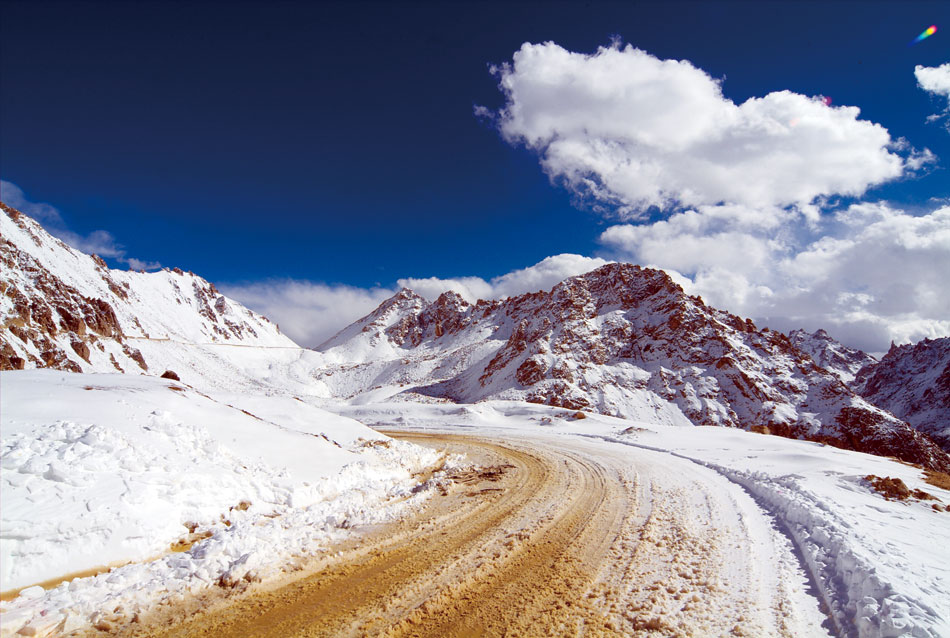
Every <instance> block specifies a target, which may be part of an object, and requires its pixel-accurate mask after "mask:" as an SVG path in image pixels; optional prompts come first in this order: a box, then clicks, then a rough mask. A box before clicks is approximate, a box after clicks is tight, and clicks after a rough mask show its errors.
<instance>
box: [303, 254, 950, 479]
mask: <svg viewBox="0 0 950 638" xmlns="http://www.w3.org/2000/svg"><path fill="white" fill-rule="evenodd" d="M320 350H321V351H323V353H324V354H325V356H326V361H327V362H328V365H327V367H326V368H325V369H323V370H322V371H320V372H318V373H317V374H318V376H319V377H320V379H321V381H323V382H324V383H325V384H326V386H327V388H328V389H329V391H330V392H331V393H332V394H333V395H335V396H338V397H341V398H344V399H347V400H349V401H351V402H354V403H365V402H369V401H376V400H382V399H384V398H387V397H392V398H394V399H396V400H398V399H410V398H416V399H418V398H420V397H421V398H422V399H425V398H428V399H429V400H433V399H434V400H451V401H456V402H465V403H469V402H475V401H482V400H486V399H508V400H526V401H529V402H533V403H543V404H548V405H555V406H562V407H565V408H570V409H581V410H592V411H596V412H600V413H602V414H608V415H614V416H621V417H625V418H631V419H637V420H643V421H649V422H653V423H663V424H668V425H691V424H695V425H720V426H729V427H741V428H745V429H750V428H761V427H765V428H768V429H769V431H771V432H772V433H776V434H782V435H785V436H792V437H796V438H808V439H812V440H820V441H827V442H832V443H834V444H835V445H839V446H842V447H846V448H850V449H857V450H861V451H866V452H872V453H876V454H884V455H893V456H897V457H899V458H902V459H904V460H907V461H912V462H916V463H921V464H924V465H927V466H931V467H934V468H950V457H948V456H947V455H946V453H944V452H943V451H942V450H940V449H939V447H937V446H936V445H935V444H933V442H931V441H930V440H929V439H927V438H926V437H923V436H921V435H920V434H918V433H917V432H915V431H914V430H913V429H912V428H910V427H909V426H908V425H907V424H906V423H904V422H902V421H900V420H899V419H896V418H894V416H893V415H891V414H889V413H888V412H886V411H884V410H881V409H879V408H877V407H875V406H873V405H871V404H870V403H868V402H867V401H865V400H864V399H862V398H861V397H859V396H857V395H856V394H854V393H853V392H851V391H850V390H849V389H848V388H847V387H846V386H845V385H844V383H842V381H841V379H840V378H839V377H838V376H836V375H835V374H833V373H831V372H829V371H828V370H825V369H824V368H822V367H819V366H818V365H816V364H815V362H814V361H813V359H812V357H811V356H809V355H808V354H807V353H805V352H803V351H802V350H800V349H798V348H797V347H795V345H794V344H793V343H792V342H791V341H790V340H789V338H788V337H786V336H785V335H783V334H782V333H779V332H774V331H770V330H768V329H763V330H759V329H757V328H756V327H755V326H754V325H753V324H752V322H751V321H748V320H743V319H740V318H739V317H736V316H735V315H731V314H729V313H727V312H723V311H719V310H716V309H714V308H710V307H708V306H706V305H705V304H704V303H703V302H702V300H701V299H700V298H698V297H690V296H688V295H686V294H685V293H684V292H683V290H682V289H681V288H680V287H679V286H678V285H676V284H675V283H674V282H673V281H672V280H671V279H670V278H669V277H668V276H667V275H666V274H665V273H663V272H661V271H658V270H651V269H643V268H640V267H638V266H633V265H629V264H608V265H606V266H603V267H601V268H598V269H597V270H594V271H592V272H590V273H587V274H584V275H580V276H577V277H572V278H570V279H567V280H565V281H564V282H562V283H560V284H558V285H557V286H555V287H554V288H553V289H552V290H551V291H549V292H537V293H532V294H526V295H521V296H518V297H512V298H507V299H504V300H501V301H479V302H478V303H477V304H474V305H472V304H469V303H467V302H466V301H465V300H464V299H462V298H461V297H460V296H459V295H457V294H456V293H454V292H447V293H444V294H443V295H442V296H440V297H439V298H438V299H437V300H436V301H434V302H432V303H429V302H427V301H426V300H424V299H423V298H421V297H420V296H418V295H416V294H415V293H413V292H412V291H410V290H402V291H400V292H399V293H398V294H397V295H396V296H394V297H393V298H391V299H389V300H387V301H386V302H384V303H383V304H382V305H381V306H380V307H379V308H378V309H377V310H376V311H374V312H373V313H371V314H370V315H368V316H367V317H364V318H363V319H361V320H359V321H358V322H356V323H355V324H353V325H352V326H350V327H348V328H346V329H345V330H343V331H341V332H340V333H339V334H337V335H336V336H335V337H333V338H332V339H330V340H329V341H328V342H326V343H325V344H323V345H322V346H321V347H320Z"/></svg>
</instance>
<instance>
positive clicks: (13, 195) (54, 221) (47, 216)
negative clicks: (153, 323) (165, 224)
mask: <svg viewBox="0 0 950 638" xmlns="http://www.w3.org/2000/svg"><path fill="white" fill-rule="evenodd" d="M0 200H2V201H3V202H4V203H5V204H7V205H8V206H12V207H13V208H15V209H17V210H18V211H20V212H21V213H24V214H26V215H29V216H30V217H32V218H33V219H35V220H36V221H38V222H40V223H41V224H42V225H43V228H44V229H45V230H46V232H48V233H49V234H50V235H52V236H53V237H56V238H57V239H59V240H61V241H63V242H65V243H66V244H68V245H70V246H72V247H73V248H75V249H76V250H80V251H82V252H84V253H87V254H95V255H99V256H100V257H106V258H109V259H115V260H116V261H119V262H122V263H124V264H128V266H129V268H132V269H133V270H154V269H156V268H161V264H160V263H158V262H157V261H144V260H141V259H136V258H135V257H128V256H126V252H125V248H124V247H123V246H122V245H121V244H120V243H118V242H117V241H116V239H115V237H113V235H112V233H110V232H109V231H106V230H94V231H92V232H91V233H89V234H88V235H80V234H78V233H75V232H73V231H71V230H70V229H69V228H68V227H67V226H66V222H65V221H64V220H63V216H62V215H61V214H60V212H59V210H58V209H57V208H56V207H55V206H53V205H51V204H47V203H44V202H33V201H30V200H29V199H27V197H26V195H25V194H24V193H23V190H22V189H21V188H20V187H19V186H17V185H16V184H14V183H13V182H8V181H6V180H0Z"/></svg>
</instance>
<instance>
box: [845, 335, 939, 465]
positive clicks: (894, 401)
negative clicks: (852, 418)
mask: <svg viewBox="0 0 950 638" xmlns="http://www.w3.org/2000/svg"><path fill="white" fill-rule="evenodd" d="M851 387H852V389H853V390H854V391H855V392H857V393H858V394H860V395H861V396H863V397H864V398H865V399H867V400H868V401H870V402H871V403H874V404H875V405H878V406H880V407H882V408H885V409H886V410H888V411H890V412H891V413H893V414H894V415H896V416H897V417H899V418H901V419H904V420H905V421H907V422H908V423H910V424H911V425H912V426H914V427H915V428H916V429H917V430H920V431H921V432H924V433H926V434H928V435H930V437H931V438H933V439H934V440H935V441H936V442H937V443H938V444H940V445H941V447H943V449H944V450H947V451H950V337H943V338H941V339H924V340H923V341H920V342H918V343H915V344H907V345H903V346H896V345H893V344H891V348H890V350H888V351H887V354H885V355H884V357H883V358H882V359H881V360H880V361H878V362H874V363H871V364H869V365H867V366H865V367H863V368H861V370H860V371H859V372H858V373H857V375H856V377H855V380H854V382H853V383H852V384H851Z"/></svg>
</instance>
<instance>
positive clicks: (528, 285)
mask: <svg viewBox="0 0 950 638" xmlns="http://www.w3.org/2000/svg"><path fill="white" fill-rule="evenodd" d="M606 263H609V262H607V261H606V260H604V259H600V258H597V257H583V256H581V255H573V254H570V253H564V254H561V255H553V256H551V257H547V258H545V259H543V260H541V261H540V262H538V263H537V264H535V265H533V266H529V267H527V268H522V269H520V270H514V271H512V272H510V273H507V274H504V275H500V276H498V277H494V278H492V279H491V280H490V281H486V280H484V279H482V278H480V277H458V278H450V279H439V278H437V277H428V278H425V279H419V278H412V277H410V278H405V279H400V280H399V285H400V286H404V287H406V288H411V289H412V290H414V291H416V292H417V293H419V294H420V295H422V296H423V297H425V298H427V299H435V298H436V297H438V296H439V295H441V294H442V293H443V292H446V291H448V290H454V291H455V292H457V293H458V294H460V295H461V296H462V298H464V299H465V300H466V301H469V302H472V303H474V302H475V301H477V300H478V299H500V298H502V297H513V296H515V295H521V294H524V293H527V292H537V291H539V290H547V289H549V288H552V287H554V285H556V284H558V283H559V282H561V281H563V280H565V279H567V278H568V277H573V276H575V275H581V274H584V273H585V272H590V271H591V270H594V269H595V268H599V267H601V266H603V265H604V264H606Z"/></svg>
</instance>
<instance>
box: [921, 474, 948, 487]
mask: <svg viewBox="0 0 950 638" xmlns="http://www.w3.org/2000/svg"><path fill="white" fill-rule="evenodd" d="M924 480H925V481H927V482H928V483H930V484H931V485H933V486H934V487H939V488H940V489H942V490H950V474H947V473H946V472H937V471H935V470H924Z"/></svg>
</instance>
